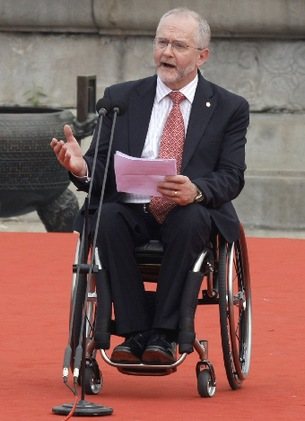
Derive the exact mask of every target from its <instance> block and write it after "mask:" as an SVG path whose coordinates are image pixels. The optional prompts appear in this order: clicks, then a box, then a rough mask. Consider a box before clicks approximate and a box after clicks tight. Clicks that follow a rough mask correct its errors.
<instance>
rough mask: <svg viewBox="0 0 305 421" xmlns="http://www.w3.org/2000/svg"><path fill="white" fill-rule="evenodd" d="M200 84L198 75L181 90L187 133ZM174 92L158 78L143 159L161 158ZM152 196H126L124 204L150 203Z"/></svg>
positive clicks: (181, 106)
mask: <svg viewBox="0 0 305 421" xmlns="http://www.w3.org/2000/svg"><path fill="white" fill-rule="evenodd" d="M197 84H198V75H196V77H195V78H194V79H193V80H192V81H191V82H190V83H189V84H188V85H186V86H184V87H183V88H182V89H180V90H179V92H181V93H182V94H183V95H184V96H185V98H186V99H185V100H184V101H182V102H181V103H180V109H181V113H182V116H183V120H184V127H185V133H186V131H187V127H188V122H189V118H190V113H191V107H192V103H193V100H194V96H195V92H196V88H197ZM171 91H172V90H171V89H170V88H168V87H167V86H166V85H165V84H164V83H163V82H162V80H161V79H160V78H159V77H158V78H157V89H156V96H155V100H154V104H153V108H152V113H151V117H150V122H149V127H148V131H147V135H146V139H145V143H144V148H143V152H142V156H141V157H142V158H149V159H154V158H158V156H159V149H160V140H161V137H162V132H163V128H164V125H165V122H166V120H167V117H168V115H169V113H170V111H171V108H172V106H173V102H172V100H171V99H170V97H169V96H168V94H169V93H170V92H171ZM150 199H151V197H150V196H140V195H134V194H130V193H126V194H125V198H124V202H126V203H148V202H150Z"/></svg>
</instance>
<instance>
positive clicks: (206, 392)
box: [197, 368, 216, 398]
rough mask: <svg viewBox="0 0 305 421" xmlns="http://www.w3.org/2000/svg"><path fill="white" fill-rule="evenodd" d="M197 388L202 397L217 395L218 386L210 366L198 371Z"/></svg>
mask: <svg viewBox="0 0 305 421" xmlns="http://www.w3.org/2000/svg"><path fill="white" fill-rule="evenodd" d="M197 390H198V393H199V395H200V396H201V397H202V398H212V397H213V396H214V395H215V392H216V386H215V384H214V382H213V379H212V376H211V373H210V370H209V369H208V368H205V369H204V370H202V371H199V372H198V374H197Z"/></svg>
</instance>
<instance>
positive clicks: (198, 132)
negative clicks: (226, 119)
mask: <svg viewBox="0 0 305 421" xmlns="http://www.w3.org/2000/svg"><path fill="white" fill-rule="evenodd" d="M215 106H216V98H215V97H213V89H212V86H211V84H210V83H209V82H208V81H207V80H205V79H204V78H203V77H202V76H201V75H199V82H198V86H197V89H196V93H195V97H194V101H193V104H192V109H191V114H190V119H189V124H188V130H187V133H186V139H185V145H184V152H183V159H182V169H181V171H183V170H184V168H185V167H186V166H187V164H188V162H189V160H190V159H191V157H192V155H193V153H194V152H195V150H196V147H197V145H198V143H199V142H200V140H201V138H202V136H203V134H204V132H205V130H206V127H207V125H208V122H209V120H210V118H211V116H212V114H213V111H214V109H215Z"/></svg>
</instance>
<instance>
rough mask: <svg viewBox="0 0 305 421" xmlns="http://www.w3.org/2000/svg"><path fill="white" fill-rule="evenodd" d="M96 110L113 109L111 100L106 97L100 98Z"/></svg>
mask: <svg viewBox="0 0 305 421" xmlns="http://www.w3.org/2000/svg"><path fill="white" fill-rule="evenodd" d="M95 108H96V111H97V113H99V112H100V111H101V110H102V109H104V110H106V111H107V112H108V111H110V110H112V108H113V105H112V103H111V101H110V100H109V99H107V98H105V97H103V98H100V99H99V100H98V101H97V103H96V107H95Z"/></svg>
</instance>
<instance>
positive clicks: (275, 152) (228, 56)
mask: <svg viewBox="0 0 305 421" xmlns="http://www.w3.org/2000/svg"><path fill="white" fill-rule="evenodd" d="M177 4H179V5H187V6H188V7H190V8H193V9H195V10H197V11H199V12H200V13H203V14H205V16H206V17H207V19H208V20H209V22H210V24H211V28H212V33H213V40H212V44H211V50H212V55H211V59H210V61H209V62H208V63H207V64H206V65H205V67H204V68H203V69H202V70H203V73H204V75H205V76H206V77H207V78H208V79H209V80H211V81H213V82H215V83H218V84H220V85H222V86H224V87H226V88H227V89H230V90H232V91H235V92H237V93H239V94H241V95H243V96H245V97H246V98H247V99H248V101H249V103H250V107H251V125H250V128H249V135H248V145H247V164H248V171H247V183H246V187H245V189H244V191H243V193H242V194H241V196H240V197H239V198H238V199H237V200H236V206H237V209H238V212H239V214H240V216H241V219H242V220H243V222H244V224H245V225H246V226H248V227H255V228H268V229H282V230H304V229H305V215H304V211H303V209H304V207H305V199H304V198H305V178H304V171H305V170H304V148H305V146H304V133H305V118H304V117H305V1H304V0H256V1H255V2H254V1H251V0H230V1H228V0H197V1H196V0H189V1H180V2H178V3H176V2H175V1H170V0H155V1H154V2H151V1H148V0H128V1H127V0H117V1H115V0H52V1H50V0H39V2H37V0H1V1H0V49H1V60H0V74H1V78H0V104H2V105H4V104H26V103H27V101H29V98H30V97H32V99H33V97H34V96H35V95H36V96H37V94H38V97H39V92H40V93H43V94H45V95H46V96H45V97H43V96H41V97H39V99H40V100H41V102H42V103H46V104H48V105H54V106H63V107H69V108H71V107H72V108H73V107H75V104H76V77H77V75H96V76H97V95H98V96H101V95H102V94H103V90H104V88H105V87H106V86H107V85H109V84H112V83H116V82H119V81H122V80H129V79H137V78H139V77H143V76H147V75H150V74H152V73H153V72H154V66H153V62H152V39H153V34H154V29H155V26H156V23H157V21H158V19H159V17H160V15H161V14H162V13H163V12H164V11H166V10H168V9H170V8H172V7H175V6H176V5H177Z"/></svg>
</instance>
